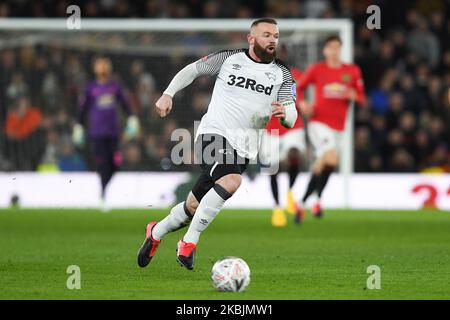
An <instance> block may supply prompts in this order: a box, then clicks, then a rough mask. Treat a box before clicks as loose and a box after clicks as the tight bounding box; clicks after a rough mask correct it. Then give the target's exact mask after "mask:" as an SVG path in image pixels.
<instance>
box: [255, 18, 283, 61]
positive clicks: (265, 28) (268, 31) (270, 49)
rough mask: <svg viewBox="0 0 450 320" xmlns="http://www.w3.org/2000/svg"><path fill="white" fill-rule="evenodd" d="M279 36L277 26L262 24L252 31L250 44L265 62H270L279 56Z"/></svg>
mask: <svg viewBox="0 0 450 320" xmlns="http://www.w3.org/2000/svg"><path fill="white" fill-rule="evenodd" d="M279 36H280V34H279V31H278V26H277V25H275V24H271V23H266V22H262V23H260V24H258V25H257V26H255V27H254V28H253V30H252V31H251V33H250V36H249V43H250V46H253V50H254V52H255V54H256V55H257V56H258V57H259V58H260V59H261V60H262V61H263V62H270V61H272V60H273V59H275V57H276V56H277V47H278V38H279Z"/></svg>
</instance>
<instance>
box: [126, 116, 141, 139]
mask: <svg viewBox="0 0 450 320" xmlns="http://www.w3.org/2000/svg"><path fill="white" fill-rule="evenodd" d="M138 133H139V119H138V118H137V117H136V116H129V117H128V120H127V127H126V129H125V137H126V138H127V139H133V138H136V136H137V135H138Z"/></svg>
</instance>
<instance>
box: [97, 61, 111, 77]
mask: <svg viewBox="0 0 450 320" xmlns="http://www.w3.org/2000/svg"><path fill="white" fill-rule="evenodd" d="M94 72H95V74H96V75H97V76H99V77H108V76H109V75H110V74H111V62H109V60H108V59H98V60H97V61H95V65H94Z"/></svg>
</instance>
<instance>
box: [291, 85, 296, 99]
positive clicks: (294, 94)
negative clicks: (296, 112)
mask: <svg viewBox="0 0 450 320" xmlns="http://www.w3.org/2000/svg"><path fill="white" fill-rule="evenodd" d="M291 94H292V96H293V97H294V99H297V84H296V83H295V82H294V83H293V84H292V87H291Z"/></svg>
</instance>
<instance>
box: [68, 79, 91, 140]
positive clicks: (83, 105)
mask: <svg viewBox="0 0 450 320" xmlns="http://www.w3.org/2000/svg"><path fill="white" fill-rule="evenodd" d="M90 97H91V95H90V91H89V86H86V88H85V90H84V94H83V96H82V97H81V100H80V111H79V113H78V119H77V120H78V122H77V123H76V124H75V125H74V126H73V130H72V141H73V143H74V144H75V145H76V146H82V145H83V144H84V129H83V124H84V122H85V120H86V115H87V113H88V111H89V108H90V106H91V98H90Z"/></svg>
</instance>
